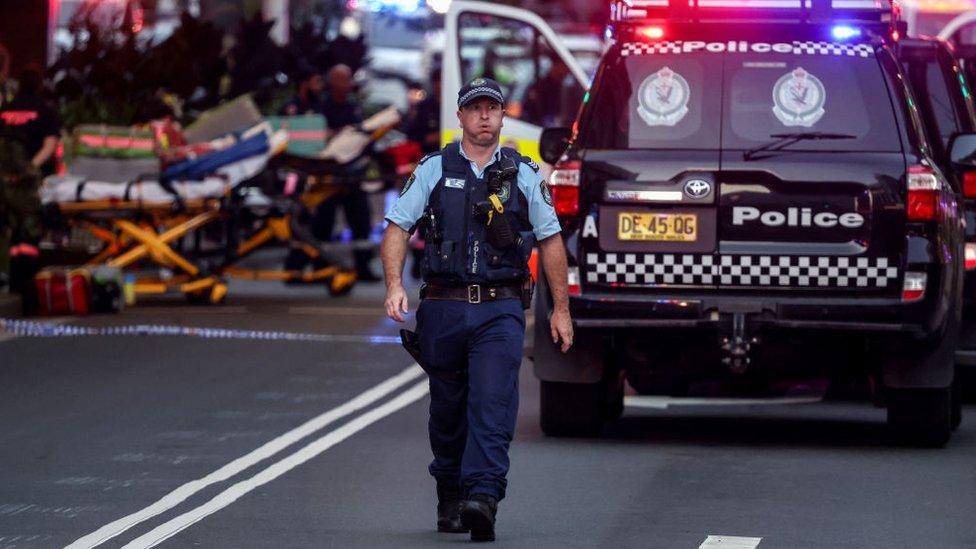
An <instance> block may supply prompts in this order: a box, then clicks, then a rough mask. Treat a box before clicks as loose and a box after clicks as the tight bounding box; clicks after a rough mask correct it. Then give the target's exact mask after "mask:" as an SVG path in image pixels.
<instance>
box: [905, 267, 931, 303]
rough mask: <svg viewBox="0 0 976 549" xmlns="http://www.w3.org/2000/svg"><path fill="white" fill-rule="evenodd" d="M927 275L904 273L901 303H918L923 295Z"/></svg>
mask: <svg viewBox="0 0 976 549" xmlns="http://www.w3.org/2000/svg"><path fill="white" fill-rule="evenodd" d="M927 283H928V275H926V274H925V273H905V282H904V283H902V287H901V300H902V301H918V300H919V299H922V297H923V296H924V295H925V285H926V284H927Z"/></svg>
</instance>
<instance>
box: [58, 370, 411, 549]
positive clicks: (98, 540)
mask: <svg viewBox="0 0 976 549" xmlns="http://www.w3.org/2000/svg"><path fill="white" fill-rule="evenodd" d="M422 375H423V370H421V369H420V366H417V365H416V364H414V365H413V366H410V367H409V368H407V369H406V370H404V371H403V372H401V373H399V374H397V375H395V376H393V377H391V378H390V379H387V380H386V381H384V382H383V383H380V384H379V385H377V386H375V387H373V388H371V389H369V390H367V391H365V392H363V393H362V394H360V395H359V396H357V397H355V398H353V399H352V400H350V401H348V402H346V403H344V404H342V405H340V406H338V407H336V408H333V409H331V410H329V411H327V412H325V413H323V414H321V415H319V416H317V417H315V418H313V419H311V420H309V421H307V422H305V423H304V424H302V425H300V426H299V427H296V428H295V429H292V430H291V431H288V432H287V433H285V434H283V435H281V436H279V437H278V438H276V439H274V440H272V441H270V442H268V443H266V444H264V445H263V446H261V447H259V448H257V449H255V450H253V451H251V452H250V453H248V454H247V455H244V456H242V457H239V458H237V459H235V460H234V461H232V462H230V463H228V464H227V465H224V466H223V467H221V468H220V469H217V470H216V471H214V472H213V473H210V474H209V475H207V476H205V477H203V478H200V479H197V480H194V481H191V482H188V483H186V484H184V485H182V486H180V487H179V488H177V489H175V490H173V491H172V492H170V493H169V494H166V495H165V496H163V497H162V498H161V499H159V500H158V501H156V502H155V503H153V504H152V505H150V506H148V507H146V508H144V509H141V510H139V511H137V512H135V513H132V514H131V515H128V516H125V517H122V518H120V519H118V520H116V521H113V522H110V523H109V524H106V525H105V526H102V527H101V528H99V529H98V530H95V531H94V532H92V533H90V534H88V535H86V536H83V537H81V538H78V539H77V540H76V541H75V542H74V543H72V544H71V545H68V548H69V549H81V548H86V549H87V548H91V547H96V546H98V545H100V544H102V543H105V542H106V541H108V540H110V539H112V538H114V537H116V536H118V535H119V534H121V533H123V532H125V531H126V530H128V529H130V528H132V527H133V526H136V525H138V524H140V523H142V522H145V521H146V520H149V519H151V518H153V517H155V516H157V515H159V514H161V513H164V512H166V511H168V510H170V509H172V508H174V507H176V506H177V505H179V504H180V503H182V502H184V501H186V499H187V498H189V497H190V496H192V495H194V494H196V493H197V492H199V491H201V490H203V489H204V488H206V487H208V486H211V485H213V484H216V483H218V482H223V481H225V480H227V479H229V478H231V477H233V476H234V475H236V474H238V473H240V472H241V471H243V470H245V469H247V468H248V467H251V466H253V465H255V464H257V463H259V462H260V461H262V460H264V459H267V458H269V457H271V456H272V455H274V454H276V453H278V452H280V451H281V450H283V449H285V448H287V447H288V446H290V445H292V444H294V443H295V442H298V441H299V440H301V439H303V438H305V437H307V436H309V435H311V434H312V433H315V432H316V431H318V430H320V429H322V428H324V427H326V426H328V425H329V424H331V423H334V422H335V421H337V420H339V419H340V418H342V417H344V416H347V415H349V414H352V413H355V412H358V411H359V410H362V409H363V408H366V407H367V406H370V405H371V404H373V403H375V402H377V401H378V400H380V399H382V398H383V397H385V396H387V395H389V394H390V393H392V392H394V391H396V390H397V389H399V388H400V387H403V386H404V385H406V384H408V383H410V382H412V381H414V380H416V379H417V378H418V377H421V376H422ZM427 391H428V389H427V380H426V379H424V380H423V381H421V382H419V383H417V384H415V385H413V386H412V387H410V389H408V390H406V391H404V392H403V393H401V394H399V395H397V396H396V397H395V398H393V399H391V400H389V401H388V402H386V403H384V404H382V405H380V406H377V407H376V408H373V409H372V410H369V411H368V412H366V413H364V414H362V415H359V416H357V417H355V418H353V419H351V420H349V421H348V422H346V423H345V424H343V425H342V426H340V427H337V428H335V429H333V430H331V431H329V432H328V433H326V434H325V435H322V436H321V437H319V438H318V439H316V440H314V441H312V442H310V443H309V444H307V445H306V446H304V447H302V448H301V449H299V450H297V451H295V452H294V453H292V454H290V455H288V456H287V457H284V458H282V459H281V460H279V461H277V462H275V463H274V464H272V465H270V466H268V467H267V468H266V469H264V470H262V471H261V472H259V473H257V474H255V475H254V476H252V477H251V478H248V479H246V480H242V481H240V482H237V483H236V484H234V485H232V486H231V487H229V488H227V489H225V490H224V491H222V492H220V493H219V494H217V495H216V496H214V497H213V498H212V499H211V500H210V501H208V502H206V503H204V504H203V505H201V506H199V507H196V508H194V509H191V510H190V511H187V512H185V513H183V514H181V515H179V516H177V517H175V518H173V519H171V520H169V521H167V522H165V523H163V524H161V525H160V526H157V527H156V528H153V529H152V530H150V531H149V532H147V533H146V534H143V535H141V536H139V537H138V538H136V539H134V540H132V541H131V542H129V543H128V544H126V545H125V547H127V548H131V549H136V548H140V549H141V548H148V547H154V546H156V545H158V544H160V543H162V542H163V541H165V540H167V539H169V538H171V537H173V536H175V535H176V534H178V533H179V532H180V531H182V530H184V529H186V528H188V527H189V526H191V525H193V524H194V523H196V522H198V521H200V520H201V519H203V518H204V517H207V516H208V515H211V514H213V513H215V512H217V511H219V510H220V509H223V508H224V507H227V506H228V505H230V504H231V503H233V502H235V501H237V499H239V498H240V497H241V496H243V495H244V494H246V493H248V492H250V491H251V490H254V489H255V488H257V487H259V486H262V485H264V484H267V483H268V482H271V481H272V480H274V479H276V478H278V477H280V476H281V475H283V474H285V473H287V472H288V471H290V470H292V469H294V468H295V467H298V466H299V465H301V464H303V463H305V462H306V461H308V460H310V459H312V458H314V457H315V456H318V455H319V454H321V453H322V452H324V451H326V450H328V449H329V448H331V447H333V446H335V445H336V444H338V443H340V442H342V441H343V440H345V439H347V438H349V437H350V436H352V435H354V434H355V433H357V432H359V431H361V430H363V429H365V428H366V427H368V426H369V425H371V424H372V423H375V422H376V421H378V420H380V419H382V418H384V417H386V416H388V415H390V414H392V413H394V412H396V411H397V410H400V409H402V408H405V407H407V406H409V405H410V404H413V403H414V402H417V401H418V400H420V399H422V398H424V396H426V395H427Z"/></svg>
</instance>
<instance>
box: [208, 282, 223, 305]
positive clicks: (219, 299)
mask: <svg viewBox="0 0 976 549" xmlns="http://www.w3.org/2000/svg"><path fill="white" fill-rule="evenodd" d="M209 298H210V304H211V305H223V304H224V301H226V299H227V284H224V283H223V282H218V283H216V284H214V285H213V288H211V289H210V295H209Z"/></svg>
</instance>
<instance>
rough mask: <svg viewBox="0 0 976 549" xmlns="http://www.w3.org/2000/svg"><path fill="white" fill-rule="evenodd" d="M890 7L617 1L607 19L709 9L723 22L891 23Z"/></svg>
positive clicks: (842, 0) (847, 2) (808, 1)
mask: <svg viewBox="0 0 976 549" xmlns="http://www.w3.org/2000/svg"><path fill="white" fill-rule="evenodd" d="M764 10H765V13H764V12H763V11H764ZM892 10H893V6H892V2H891V0H617V1H615V2H614V3H613V4H612V5H611V8H610V20H611V21H613V22H635V23H636V22H640V21H642V20H649V19H654V20H658V21H661V20H667V21H669V22H680V21H682V20H692V19H695V20H698V19H700V18H702V17H708V16H709V15H710V14H709V12H710V11H711V12H714V13H715V16H716V17H717V18H718V19H721V20H723V21H725V20H734V19H736V18H738V17H741V18H743V19H763V18H773V19H778V20H784V21H788V20H790V19H794V20H797V21H803V22H808V21H814V20H815V21H817V22H821V23H827V22H830V21H844V22H873V23H878V22H881V23H889V24H890V23H891V21H892V14H893V11H892ZM740 14H741V15H740Z"/></svg>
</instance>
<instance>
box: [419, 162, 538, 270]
mask: <svg viewBox="0 0 976 549" xmlns="http://www.w3.org/2000/svg"><path fill="white" fill-rule="evenodd" d="M501 154H502V155H504V156H506V157H508V158H511V159H513V160H515V161H516V162H526V161H527V159H525V158H524V157H522V156H521V155H519V154H518V152H516V151H515V150H514V149H510V148H505V147H503V148H502V149H501ZM440 156H441V166H442V168H443V174H442V175H441V179H440V181H438V182H437V185H435V186H434V188H433V190H432V191H431V193H430V197H429V198H428V201H427V211H426V213H425V220H424V221H425V227H424V228H425V238H426V244H425V247H424V281H425V282H427V283H431V284H441V285H450V286H461V285H468V284H487V283H491V284H498V283H506V282H513V283H520V282H522V281H523V280H525V278H526V277H528V276H529V268H528V261H529V255H530V254H531V253H532V248H533V246H535V235H534V234H533V232H532V225H531V224H530V223H529V208H528V200H527V199H526V197H525V194H524V193H522V191H521V190H520V189H519V186H518V177H515V178H512V179H511V181H510V184H508V185H507V189H508V190H507V191H503V192H501V193H499V199H501V201H502V204H504V206H505V217H506V219H507V221H508V223H509V225H510V226H511V228H512V231H513V232H514V234H515V236H516V239H515V240H516V243H515V244H514V245H513V246H510V247H508V248H507V249H496V248H495V247H494V246H492V245H491V244H490V243H489V242H488V238H487V233H488V228H487V223H486V220H485V218H484V216H482V215H480V214H479V213H478V212H477V211H476V205H477V204H478V203H480V202H484V201H486V200H488V187H487V185H486V183H485V180H484V179H479V178H478V177H475V174H474V172H473V171H472V170H471V165H470V163H469V161H468V160H467V159H465V158H464V157H463V156H461V152H460V145H459V144H458V143H451V144H450V145H448V146H446V147H444V149H443V151H441V155H440ZM492 167H493V166H489V167H488V168H487V169H486V170H485V174H484V175H485V176H487V175H488V172H489V171H490V170H491V169H492ZM506 195H507V196H506Z"/></svg>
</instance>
